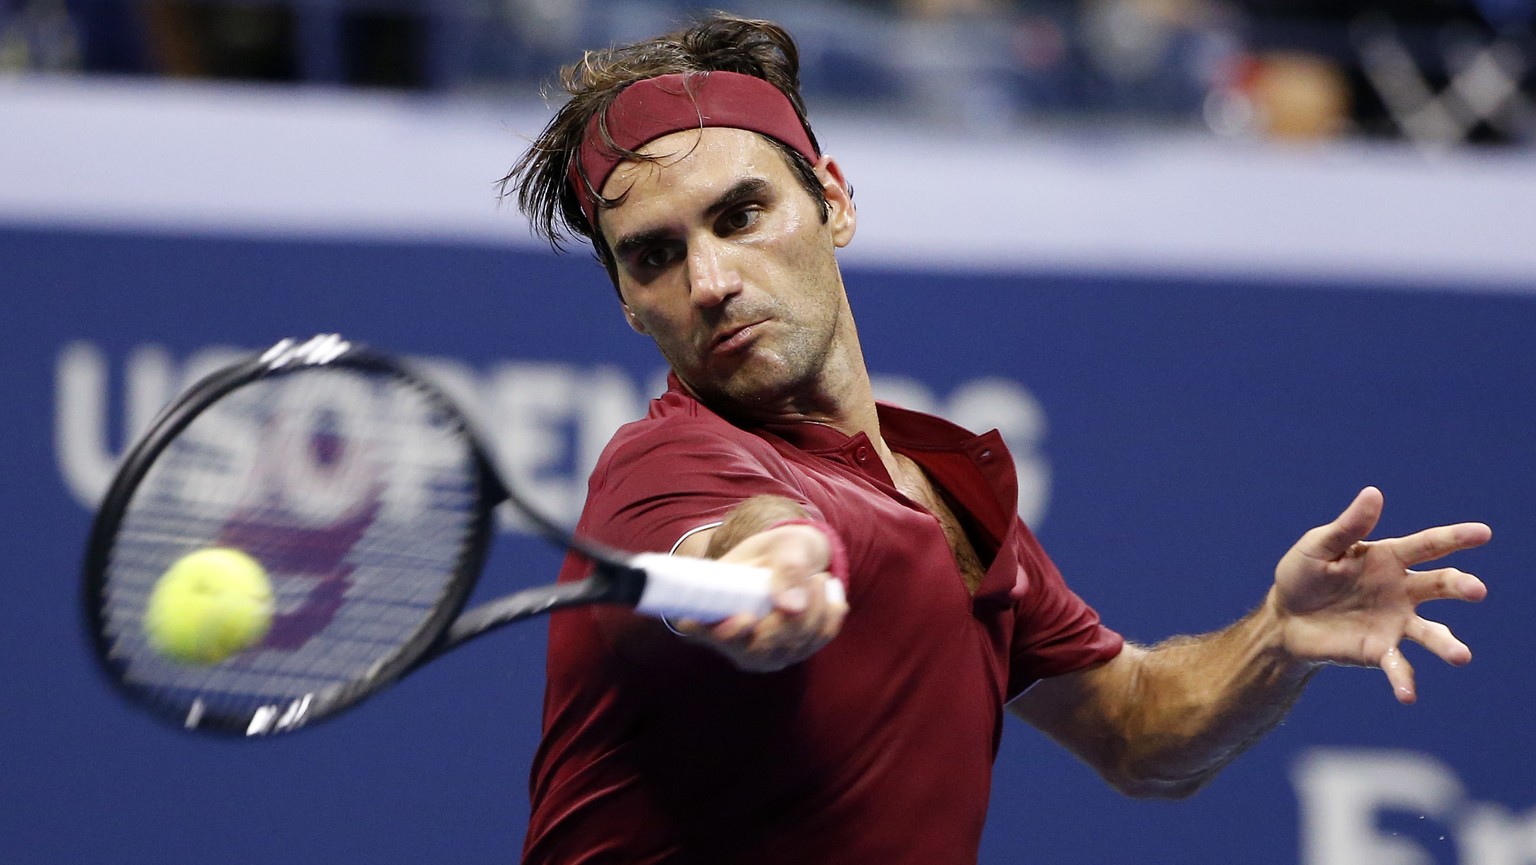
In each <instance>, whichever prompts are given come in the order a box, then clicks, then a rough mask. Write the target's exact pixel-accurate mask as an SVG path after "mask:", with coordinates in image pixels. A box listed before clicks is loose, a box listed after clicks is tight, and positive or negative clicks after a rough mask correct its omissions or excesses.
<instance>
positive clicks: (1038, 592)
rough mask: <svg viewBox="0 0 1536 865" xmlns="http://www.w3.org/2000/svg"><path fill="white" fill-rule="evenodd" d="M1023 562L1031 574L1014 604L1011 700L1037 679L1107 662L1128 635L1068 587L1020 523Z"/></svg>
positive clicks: (1009, 678) (1010, 672)
mask: <svg viewBox="0 0 1536 865" xmlns="http://www.w3.org/2000/svg"><path fill="white" fill-rule="evenodd" d="M1017 530H1018V531H1019V532H1021V534H1020V537H1019V539H1018V544H1019V566H1020V567H1021V568H1023V569H1025V571H1026V573H1027V583H1026V585H1025V586H1024V591H1023V592H1022V593H1021V595H1020V596H1019V598H1018V599H1017V601H1016V602H1015V604H1014V628H1013V648H1012V651H1011V655H1010V659H1009V672H1008V692H1007V699H1008V700H1012V699H1014V698H1015V697H1017V696H1019V695H1020V694H1022V693H1024V691H1025V690H1026V689H1027V688H1028V687H1029V686H1030V685H1033V684H1034V683H1035V682H1037V681H1039V680H1040V679H1044V678H1049V677H1051V676H1059V675H1061V674H1063V673H1070V672H1073V671H1075V670H1081V669H1083V668H1085V667H1089V666H1092V665H1094V664H1098V663H1102V662H1104V661H1108V660H1110V659H1111V658H1113V657H1115V656H1116V655H1118V654H1120V650H1121V649H1122V648H1123V647H1124V645H1125V639H1124V638H1123V637H1121V636H1120V635H1119V634H1118V633H1116V632H1114V631H1112V630H1110V629H1109V628H1107V627H1105V626H1104V625H1103V624H1102V623H1101V622H1100V621H1099V614H1098V612H1097V611H1095V610H1094V609H1093V607H1091V606H1089V605H1088V603H1087V602H1086V601H1084V600H1083V599H1082V598H1080V597H1078V595H1077V594H1076V593H1075V592H1073V591H1072V590H1071V589H1070V588H1068V587H1067V583H1066V580H1065V579H1063V578H1062V576H1061V572H1060V571H1059V570H1057V568H1056V565H1055V563H1053V562H1052V561H1051V559H1050V556H1048V555H1046V552H1045V549H1044V548H1042V547H1041V546H1040V542H1039V541H1038V540H1037V539H1036V538H1035V536H1034V534H1033V533H1031V532H1030V531H1029V529H1028V528H1027V527H1025V526H1024V525H1023V523H1022V522H1021V523H1020V524H1019V525H1018V526H1017Z"/></svg>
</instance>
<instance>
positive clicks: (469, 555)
mask: <svg viewBox="0 0 1536 865" xmlns="http://www.w3.org/2000/svg"><path fill="white" fill-rule="evenodd" d="M503 502H509V503H511V505H512V506H513V507H515V508H516V509H517V510H518V511H519V512H520V513H521V514H522V516H523V517H524V518H525V519H526V520H527V522H528V523H529V524H530V525H531V526H532V527H533V528H534V529H535V530H536V531H537V532H538V533H539V534H541V535H542V536H544V537H545V538H547V539H549V540H550V541H552V542H554V543H557V544H560V545H562V546H564V547H566V548H568V549H570V550H573V551H575V552H577V553H579V554H580V555H582V556H584V557H585V558H586V559H588V560H590V561H591V562H592V565H593V570H592V573H591V575H590V576H588V577H586V578H585V579H582V580H579V581H575V582H565V583H555V584H551V585H543V586H537V587H534V588H529V589H525V590H523V591H520V592H517V593H515V594H511V595H508V596H505V597H502V598H498V599H496V600H492V601H488V602H486V603H484V604H481V605H479V606H476V607H474V608H472V609H469V610H467V611H466V610H464V607H465V604H466V601H467V599H468V597H469V595H470V592H471V590H472V589H473V587H474V585H475V582H476V580H477V579H478V577H479V575H480V572H481V568H482V565H483V563H484V561H485V557H486V552H487V549H488V547H489V544H490V538H491V535H492V533H493V531H494V519H493V513H492V512H493V510H494V509H495V508H496V507H497V506H498V505H500V504H501V503H503ZM208 547H233V548H236V549H239V550H242V551H243V552H245V553H247V554H249V555H250V556H252V557H254V558H255V559H256V560H257V561H258V562H260V563H261V564H262V565H263V566H264V568H265V569H266V571H267V573H268V575H269V577H270V579H271V582H272V585H273V594H274V599H275V613H274V616H273V619H272V623H271V626H270V627H269V628H268V630H267V632H266V634H265V636H264V637H263V638H262V639H261V640H260V641H259V642H257V643H256V644H254V645H251V646H249V647H247V648H246V649H245V650H243V651H240V652H238V653H236V654H234V655H232V656H230V657H227V658H225V659H223V660H221V661H219V662H217V663H213V664H187V663H181V662H178V661H175V660H171V659H170V658H167V657H165V656H163V655H161V654H160V653H159V652H157V651H156V650H155V649H154V648H153V647H152V646H151V644H150V642H149V640H148V638H147V636H146V634H145V632H144V612H145V607H146V604H147V602H148V598H149V595H150V592H151V590H152V589H153V587H154V585H155V583H156V581H157V580H159V578H160V577H161V575H162V574H163V573H165V571H166V569H167V568H169V567H170V566H171V564H172V563H174V562H176V561H177V560H179V559H180V558H181V557H182V556H184V555H187V554H188V553H191V552H194V551H196V550H200V549H204V548H208ZM83 589H84V607H85V613H86V618H87V625H88V627H89V630H90V636H91V641H92V644H93V646H94V648H95V653H96V657H97V658H98V659H99V661H100V666H101V667H102V668H103V669H104V670H105V672H106V674H107V676H108V678H109V679H110V680H111V681H112V682H113V683H114V684H115V685H116V686H117V687H118V688H119V689H120V690H121V691H122V692H123V693H124V694H126V695H127V696H128V697H129V698H130V699H131V700H132V701H133V702H134V703H136V704H138V705H140V706H142V707H144V708H146V709H148V710H149V711H150V712H151V713H152V714H154V715H155V716H157V717H159V718H161V719H162V720H165V721H168V722H170V723H172V724H174V725H177V726H179V727H183V728H186V729H189V730H197V731H206V732H210V733H217V734H231V735H236V736H264V735H270V734H279V733H288V732H292V731H295V730H299V729H302V728H304V727H305V726H307V725H309V724H312V723H314V722H316V721H319V720H321V719H324V718H328V717H330V716H333V715H335V714H337V713H338V712H341V711H343V710H345V709H347V708H349V707H352V706H354V705H356V704H357V703H359V702H360V701H362V700H364V699H366V698H367V697H369V696H371V695H372V694H374V693H377V692H378V691H379V690H381V689H383V688H385V687H387V686H389V685H390V684H392V683H393V682H395V681H397V680H398V679H399V678H400V677H401V676H404V675H405V674H407V673H408V672H410V671H412V670H414V669H416V668H418V667H420V666H421V665H423V664H424V663H426V662H427V661H430V660H431V659H433V658H436V657H438V656H440V655H442V654H443V653H444V652H447V651H448V650H450V649H453V648H455V647H457V646H461V645H463V644H464V643H465V642H466V641H468V640H471V639H473V638H474V637H477V636H479V635H481V634H484V633H486V632H487V631H489V630H491V629H493V628H496V627H499V626H502V625H506V624H510V623H512V622H516V621H519V620H522V619H527V618H529V617H531V616H537V615H540V614H543V613H547V612H550V611H552V610H558V609H562V608H565V607H574V606H581V605H587V604H623V605H627V606H630V607H633V608H635V609H636V610H638V611H640V612H642V613H647V614H651V615H665V616H676V617H682V618H692V619H697V620H700V621H714V620H719V619H723V618H725V617H727V616H730V615H732V614H735V613H740V612H755V613H758V614H766V613H767V612H768V610H769V609H770V608H771V600H770V589H769V572H768V571H767V570H764V569H760V568H751V567H746V566H742V565H732V564H726V563H722V562H714V561H708V560H704V559H689V558H683V557H674V556H668V555H665V554H659V553H641V554H629V553H624V552H620V551H616V550H612V549H608V548H605V547H603V546H601V545H599V544H595V543H593V542H591V541H589V540H583V539H581V538H577V537H574V536H572V535H571V534H570V533H568V532H566V531H565V530H563V529H562V528H560V527H559V526H557V525H555V524H554V523H553V522H551V521H550V520H549V519H547V518H545V517H544V516H542V515H540V514H539V513H538V512H537V511H535V510H534V509H533V508H532V507H530V506H529V505H528V503H527V502H526V501H524V500H523V499H522V498H520V497H519V496H518V495H517V494H516V493H515V492H514V491H513V490H512V489H511V488H510V487H509V486H508V485H506V484H505V483H503V481H502V480H501V479H500V478H499V477H498V476H497V474H496V472H495V470H494V469H493V468H492V464H491V461H490V459H489V458H488V456H487V452H486V450H485V447H484V446H483V445H482V444H481V441H480V439H479V438H478V437H477V436H476V434H475V432H474V430H473V428H472V426H471V424H470V423H469V421H468V420H467V419H466V417H465V416H464V414H463V412H461V411H460V410H459V408H458V407H457V406H456V405H455V404H454V403H453V401H452V400H450V399H449V398H448V397H447V396H446V395H445V394H444V393H443V392H442V391H441V390H439V389H438V388H437V387H435V386H434V385H433V384H432V383H430V382H428V381H427V380H425V379H423V378H422V377H420V376H418V375H417V374H415V373H414V372H412V371H411V369H410V368H409V367H408V366H407V365H406V364H404V363H402V362H400V361H398V360H396V359H394V358H392V357H390V356H389V355H387V354H385V353H382V352H378V351H374V350H371V349H369V348H366V347H363V346H360V345H354V344H352V343H349V342H347V341H346V340H344V339H342V338H341V337H339V336H336V335H334V334H331V335H322V336H317V337H314V338H313V339H310V340H307V341H304V342H296V341H294V340H284V341H282V342H280V343H278V344H277V345H275V346H273V347H272V348H271V349H270V350H268V351H266V352H265V353H262V354H261V355H259V356H256V357H253V358H251V359H249V360H246V361H243V362H240V363H236V364H234V365H231V366H228V367H225V368H223V369H221V370H219V371H217V372H214V373H213V374H211V375H209V376H207V377H206V378H203V379H202V380H200V381H198V382H197V383H196V384H194V385H193V386H192V387H191V388H189V389H188V390H187V392H186V393H185V394H183V395H182V396H181V397H179V398H178V399H177V400H175V401H174V402H172V403H171V404H170V405H169V406H168V407H167V408H166V409H165V410H164V411H162V412H161V414H160V416H159V417H158V418H157V419H156V420H155V421H154V422H153V423H152V424H151V426H150V429H149V430H148V431H147V433H146V434H145V435H144V436H143V437H142V438H141V439H139V440H138V441H137V442H136V443H135V444H134V446H133V447H132V448H131V449H130V450H129V452H128V454H127V456H126V458H125V459H124V461H123V463H122V466H121V468H120V469H119V471H118V473H117V475H116V477H115V478H114V479H113V482H112V484H111V486H110V487H109V489H108V491H107V494H106V496H105V498H104V499H103V502H102V505H101V507H100V509H99V511H98V513H97V516H96V520H95V522H94V525H93V526H92V530H91V535H90V539H89V545H88V548H87V551H86V557H85V565H84V586H83Z"/></svg>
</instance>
